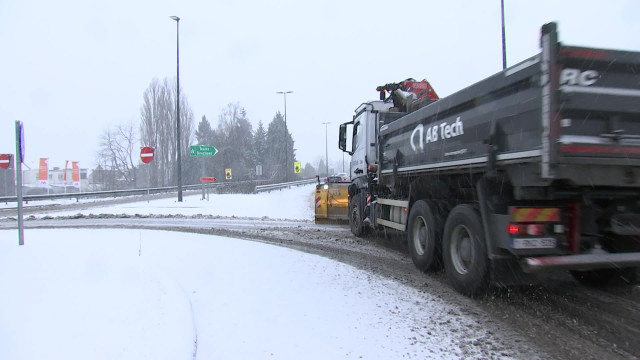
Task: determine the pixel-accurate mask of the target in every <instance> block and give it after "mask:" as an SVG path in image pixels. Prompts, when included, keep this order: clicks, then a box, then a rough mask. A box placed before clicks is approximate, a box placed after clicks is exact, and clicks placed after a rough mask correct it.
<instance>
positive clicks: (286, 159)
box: [276, 90, 293, 181]
mask: <svg viewBox="0 0 640 360" xmlns="http://www.w3.org/2000/svg"><path fill="white" fill-rule="evenodd" d="M292 92H293V91H291V90H288V91H276V94H282V95H284V180H285V181H286V180H288V179H289V152H288V151H287V150H288V149H287V134H288V133H289V132H288V131H287V94H291V93H292Z"/></svg>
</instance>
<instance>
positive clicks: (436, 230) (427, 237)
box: [407, 200, 441, 271]
mask: <svg viewBox="0 0 640 360" xmlns="http://www.w3.org/2000/svg"><path fill="white" fill-rule="evenodd" d="M432 209H433V206H432V204H431V203H428V202H426V201H424V200H418V201H416V203H415V204H413V206H412V207H411V214H409V228H408V230H409V231H408V235H407V237H408V239H407V240H408V246H409V253H410V254H411V260H413V264H414V265H415V266H416V267H417V268H418V269H420V271H428V270H435V269H438V268H439V267H440V266H441V263H440V254H441V250H440V249H441V246H440V243H439V240H440V233H441V230H440V228H441V224H440V222H441V221H439V217H438V216H437V214H434V213H433V210H432Z"/></svg>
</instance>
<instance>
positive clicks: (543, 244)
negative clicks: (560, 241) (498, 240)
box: [513, 238, 556, 249]
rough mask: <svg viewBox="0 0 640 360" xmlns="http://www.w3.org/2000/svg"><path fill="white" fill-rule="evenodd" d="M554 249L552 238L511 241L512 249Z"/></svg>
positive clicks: (554, 243)
mask: <svg viewBox="0 0 640 360" xmlns="http://www.w3.org/2000/svg"><path fill="white" fill-rule="evenodd" d="M555 247H556V239H554V238H525V239H513V248H514V249H553V248H555Z"/></svg>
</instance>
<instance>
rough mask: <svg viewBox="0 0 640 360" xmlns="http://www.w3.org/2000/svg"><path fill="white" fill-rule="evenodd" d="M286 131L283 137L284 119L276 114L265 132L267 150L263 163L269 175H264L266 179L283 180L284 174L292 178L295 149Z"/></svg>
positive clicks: (289, 134) (291, 138)
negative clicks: (286, 162)
mask: <svg viewBox="0 0 640 360" xmlns="http://www.w3.org/2000/svg"><path fill="white" fill-rule="evenodd" d="M288 130H289V129H287V131H286V135H285V124H284V117H283V116H282V114H280V112H277V113H276V115H275V116H274V117H273V120H272V121H271V122H270V123H269V127H268V130H267V146H268V148H267V152H266V154H267V158H266V159H265V162H266V164H267V168H268V170H269V173H268V174H266V175H267V177H268V178H271V179H279V180H284V179H285V178H286V174H289V175H290V177H291V176H292V173H293V163H294V162H295V149H294V148H293V145H294V144H293V137H291V133H289V132H288ZM285 136H286V137H285ZM285 139H286V140H285ZM285 144H286V148H285ZM285 161H288V164H286V165H285ZM285 172H286V173H285Z"/></svg>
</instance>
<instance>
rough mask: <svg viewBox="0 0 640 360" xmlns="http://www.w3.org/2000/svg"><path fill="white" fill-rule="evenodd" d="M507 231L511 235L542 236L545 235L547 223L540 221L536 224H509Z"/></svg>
mask: <svg viewBox="0 0 640 360" xmlns="http://www.w3.org/2000/svg"><path fill="white" fill-rule="evenodd" d="M507 233H509V235H530V236H540V235H545V233H546V231H545V225H544V224H540V223H535V224H509V225H508V226H507Z"/></svg>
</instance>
